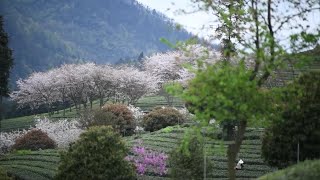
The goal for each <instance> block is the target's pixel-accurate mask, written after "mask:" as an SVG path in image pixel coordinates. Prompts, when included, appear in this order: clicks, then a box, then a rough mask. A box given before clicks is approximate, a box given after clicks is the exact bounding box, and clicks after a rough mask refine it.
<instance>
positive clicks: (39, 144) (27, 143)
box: [12, 129, 56, 151]
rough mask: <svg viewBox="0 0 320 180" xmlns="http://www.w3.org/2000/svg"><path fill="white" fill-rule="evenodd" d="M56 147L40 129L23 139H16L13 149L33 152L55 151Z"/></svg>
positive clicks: (29, 133)
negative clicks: (40, 150) (41, 150)
mask: <svg viewBox="0 0 320 180" xmlns="http://www.w3.org/2000/svg"><path fill="white" fill-rule="evenodd" d="M55 147H56V144H55V142H54V141H53V140H52V139H51V138H50V137H49V136H48V135H47V133H45V132H43V131H41V130H40V129H33V130H31V131H29V132H28V133H27V134H25V135H23V136H22V137H20V138H18V139H16V141H15V144H14V145H13V146H12V149H15V150H31V151H36V150H39V149H53V148H55Z"/></svg>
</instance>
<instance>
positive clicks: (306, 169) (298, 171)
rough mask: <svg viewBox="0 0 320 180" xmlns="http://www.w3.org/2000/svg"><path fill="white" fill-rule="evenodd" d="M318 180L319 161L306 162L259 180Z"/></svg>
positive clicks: (319, 175) (319, 174) (319, 172)
mask: <svg viewBox="0 0 320 180" xmlns="http://www.w3.org/2000/svg"><path fill="white" fill-rule="evenodd" d="M268 179H272V180H282V179H290V180H305V179H308V180H318V179H320V160H313V161H311V160H306V161H304V162H301V163H299V164H296V165H293V166H290V167H288V168H286V169H282V170H280V171H276V172H273V173H269V174H266V175H264V176H262V177H260V178H259V180H268Z"/></svg>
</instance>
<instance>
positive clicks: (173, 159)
mask: <svg viewBox="0 0 320 180" xmlns="http://www.w3.org/2000/svg"><path fill="white" fill-rule="evenodd" d="M203 148H204V143H203V140H202V139H201V138H200V137H198V136H196V135H192V136H191V137H190V139H185V140H184V142H182V144H181V145H180V146H179V147H178V148H177V149H174V150H173V151H172V152H171V153H170V155H169V166H170V167H171V169H170V175H171V177H172V178H173V179H203V178H204V177H203V175H204V166H206V169H207V172H208V171H209V170H210V169H212V164H211V163H210V161H209V160H207V161H206V164H204V159H203V158H204V150H203Z"/></svg>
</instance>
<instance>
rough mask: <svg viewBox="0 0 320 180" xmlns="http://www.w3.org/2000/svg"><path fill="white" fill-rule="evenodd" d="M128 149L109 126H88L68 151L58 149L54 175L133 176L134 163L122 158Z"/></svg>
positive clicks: (117, 179)
mask: <svg viewBox="0 0 320 180" xmlns="http://www.w3.org/2000/svg"><path fill="white" fill-rule="evenodd" d="M127 153H128V149H127V147H126V146H125V143H124V142H123V141H122V140H121V136H120V135H119V134H118V133H116V132H114V131H113V129H112V127H110V126H101V127H91V128H89V129H88V131H86V132H84V133H83V134H81V135H80V139H79V140H78V141H77V142H76V143H75V144H73V145H71V146H70V148H69V149H68V152H64V153H61V161H60V166H59V170H58V174H57V175H56V177H55V179H57V180H60V179H83V180H85V179H95V180H105V179H115V180H130V179H135V178H136V177H135V176H136V175H135V172H134V166H133V165H132V164H130V163H129V162H128V161H126V160H125V157H126V155H127Z"/></svg>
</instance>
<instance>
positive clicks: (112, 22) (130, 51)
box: [0, 0, 191, 82]
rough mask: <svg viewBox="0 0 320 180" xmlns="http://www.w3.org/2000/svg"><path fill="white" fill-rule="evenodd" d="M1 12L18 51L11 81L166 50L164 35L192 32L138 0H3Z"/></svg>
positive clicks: (181, 35) (178, 36) (176, 37)
mask: <svg viewBox="0 0 320 180" xmlns="http://www.w3.org/2000/svg"><path fill="white" fill-rule="evenodd" d="M0 15H3V16H4V19H5V30H6V32H7V33H8V35H9V42H10V47H11V48H12V49H13V51H14V52H13V53H14V60H15V67H14V69H13V70H12V77H11V81H13V82H14V81H16V80H17V79H19V78H24V77H26V76H27V75H29V74H30V73H32V72H33V71H45V70H48V69H50V68H52V67H56V66H59V65H61V64H63V63H75V62H82V61H93V62H96V63H98V64H103V63H115V62H117V61H118V60H119V59H121V58H122V59H123V58H125V59H130V58H132V57H138V55H139V54H140V53H141V52H143V53H144V54H146V55H150V54H151V53H154V52H159V51H166V50H168V49H169V47H167V46H166V45H165V44H163V43H161V42H160V41H159V39H160V38H162V37H163V38H166V39H168V40H169V41H172V42H175V41H177V40H185V39H188V38H189V37H191V34H190V33H188V32H187V31H185V30H180V31H178V30H176V29H175V24H174V23H173V22H171V20H169V19H168V18H166V17H165V16H164V15H163V14H159V13H157V12H156V11H155V10H151V9H148V8H146V7H145V6H143V5H141V4H140V3H138V2H137V1H135V0H117V1H112V0H91V1H86V0H78V1H74V0H66V1H63V2H62V1H59V0H2V1H1V2H0Z"/></svg>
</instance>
